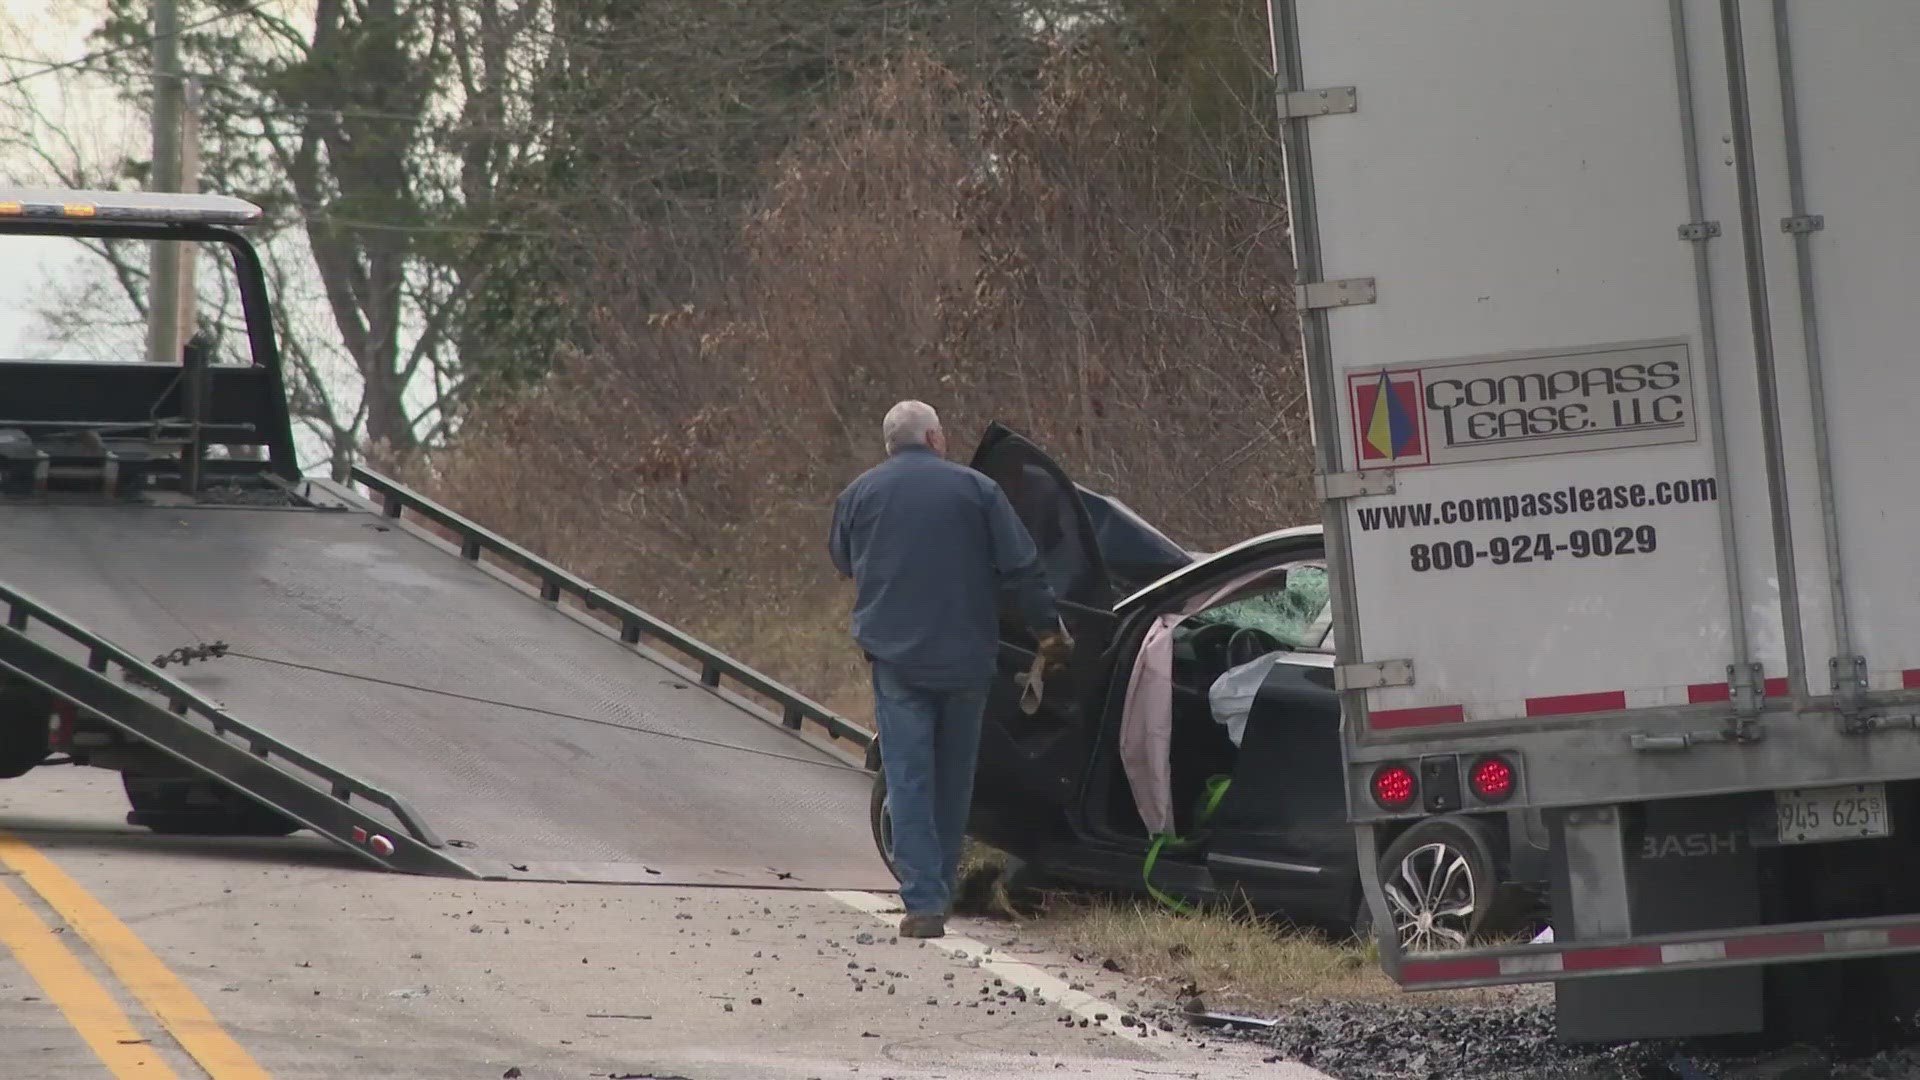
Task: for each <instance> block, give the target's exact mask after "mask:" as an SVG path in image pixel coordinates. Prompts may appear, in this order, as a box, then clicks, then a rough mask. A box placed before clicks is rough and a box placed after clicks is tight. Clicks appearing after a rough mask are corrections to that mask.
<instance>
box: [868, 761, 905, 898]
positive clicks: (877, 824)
mask: <svg viewBox="0 0 1920 1080" xmlns="http://www.w3.org/2000/svg"><path fill="white" fill-rule="evenodd" d="M867 824H868V825H869V827H871V828H872V830H873V846H874V849H875V850H877V851H878V852H879V853H880V861H881V862H884V863H886V864H887V873H889V874H892V875H893V879H894V880H895V881H899V880H900V872H899V871H898V870H895V869H894V868H893V825H892V823H891V822H890V821H888V820H887V773H886V770H885V769H881V768H878V767H877V766H876V767H875V768H874V770H873V791H872V793H871V794H870V795H869V796H868V797H867Z"/></svg>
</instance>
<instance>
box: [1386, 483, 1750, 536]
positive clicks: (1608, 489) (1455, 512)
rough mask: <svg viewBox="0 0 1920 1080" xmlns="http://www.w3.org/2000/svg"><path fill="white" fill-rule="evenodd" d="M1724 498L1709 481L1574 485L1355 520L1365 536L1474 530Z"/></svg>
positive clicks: (1400, 507) (1398, 508)
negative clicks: (1429, 529) (1452, 527)
mask: <svg viewBox="0 0 1920 1080" xmlns="http://www.w3.org/2000/svg"><path fill="white" fill-rule="evenodd" d="M1719 497H1720V486H1719V484H1717V483H1716V482H1715V481H1714V479H1713V477H1710V476H1708V477H1695V478H1691V479H1685V480H1661V481H1658V482H1656V483H1652V484H1609V485H1605V486H1601V487H1587V486H1583V485H1579V484H1571V485H1568V486H1567V487H1563V488H1554V489H1551V490H1547V491H1528V492H1523V493H1520V494H1515V495H1482V496H1478V497H1476V498H1470V499H1441V500H1439V501H1435V502H1416V503H1395V504H1392V505H1388V506H1362V507H1357V508H1356V509H1355V515H1354V516H1355V517H1356V518H1357V519H1358V520H1359V523H1360V528H1361V530H1362V531H1364V532H1376V531H1379V530H1385V529H1424V528H1427V527H1428V526H1432V525H1471V524H1474V523H1476V522H1483V521H1485V522H1499V523H1507V522H1514V521H1529V520H1532V519H1535V518H1549V517H1560V516H1562V515H1566V514H1592V513H1599V512H1604V511H1608V510H1632V509H1639V508H1642V507H1648V506H1684V505H1687V504H1689V503H1704V502H1713V501H1714V500H1715V499H1718V498H1719Z"/></svg>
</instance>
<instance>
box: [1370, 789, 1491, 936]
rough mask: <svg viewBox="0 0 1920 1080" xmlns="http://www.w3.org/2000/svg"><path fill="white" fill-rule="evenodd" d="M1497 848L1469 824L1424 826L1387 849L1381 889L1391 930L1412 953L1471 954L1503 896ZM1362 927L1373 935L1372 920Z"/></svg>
mask: <svg viewBox="0 0 1920 1080" xmlns="http://www.w3.org/2000/svg"><path fill="white" fill-rule="evenodd" d="M1496 873H1497V872H1496V870H1495V864H1494V860H1493V845H1492V844H1491V843H1489V842H1488V840H1487V836H1486V833H1485V831H1484V830H1482V829H1481V828H1480V827H1479V826H1478V825H1475V824H1474V823H1473V822H1472V821H1471V820H1470V819H1467V818H1459V817H1442V818H1432V819H1430V820H1427V821H1422V822H1420V823H1419V824H1417V825H1415V826H1413V827H1412V828H1410V829H1408V830H1407V831H1406V832H1403V833H1401V834H1400V836H1399V837H1398V838H1397V839H1395V840H1394V842H1393V843H1391V844H1389V845H1387V850H1386V851H1385V852H1383V853H1382V854H1381V856H1380V884H1381V888H1382V889H1383V890H1385V892H1386V894H1387V908H1388V910H1389V912H1390V914H1391V915H1392V916H1393V923H1394V924H1393V926H1392V927H1391V928H1388V927H1380V928H1379V929H1380V930H1381V931H1387V930H1389V929H1391V930H1392V931H1393V932H1396V933H1398V934H1399V936H1400V947H1401V948H1402V949H1404V950H1406V951H1409V952H1451V951H1454V950H1457V949H1464V948H1467V947H1468V946H1469V945H1470V944H1471V943H1472V942H1473V939H1474V938H1475V937H1477V936H1478V935H1479V934H1480V932H1481V931H1482V930H1484V929H1485V928H1486V926H1487V921H1488V918H1489V917H1490V916H1491V915H1492V913H1493V908H1494V905H1495V903H1496V902H1497V900H1498V898H1499V895H1500V882H1499V880H1498V879H1497V876H1496ZM1361 915H1362V917H1363V919H1364V921H1365V922H1366V923H1367V924H1368V928H1369V929H1371V928H1372V927H1371V923H1372V919H1371V918H1366V917H1365V916H1366V911H1365V909H1364V906H1363V908H1362V911H1361Z"/></svg>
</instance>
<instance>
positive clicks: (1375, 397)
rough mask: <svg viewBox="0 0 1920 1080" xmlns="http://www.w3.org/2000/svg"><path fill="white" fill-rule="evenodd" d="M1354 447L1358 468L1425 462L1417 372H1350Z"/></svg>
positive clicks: (1348, 386) (1349, 395)
mask: <svg viewBox="0 0 1920 1080" xmlns="http://www.w3.org/2000/svg"><path fill="white" fill-rule="evenodd" d="M1347 397H1348V399H1349V401H1350V404H1351V406H1352V409H1353V436H1354V447H1355V450H1356V452H1357V456H1358V458H1359V461H1360V467H1361V468H1363V469H1364V468H1368V467H1374V468H1384V467H1387V466H1393V465H1425V464H1426V463H1427V430H1426V426H1427V425H1426V409H1425V407H1424V402H1423V401H1422V400H1421V398H1422V387H1421V382H1420V372H1418V371H1391V372H1390V371H1386V370H1384V369H1383V370H1380V371H1375V372H1351V373H1349V374H1348V375H1347Z"/></svg>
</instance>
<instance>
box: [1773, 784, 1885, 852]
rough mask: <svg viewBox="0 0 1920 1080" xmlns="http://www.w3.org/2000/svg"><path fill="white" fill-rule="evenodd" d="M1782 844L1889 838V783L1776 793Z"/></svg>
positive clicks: (1775, 799)
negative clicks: (1877, 837)
mask: <svg viewBox="0 0 1920 1080" xmlns="http://www.w3.org/2000/svg"><path fill="white" fill-rule="evenodd" d="M1773 813H1774V819H1775V822H1776V824H1777V825H1778V828H1779V830H1780V842H1781V843H1782V844H1819V843H1824V842H1827V841H1832V840H1858V839H1861V838H1862V837H1876V836H1885V835H1887V831H1888V828H1887V788H1886V785H1885V784H1845V785H1842V786H1840V787H1826V788H1794V789H1792V790H1789V791H1776V792H1774V793H1773Z"/></svg>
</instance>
